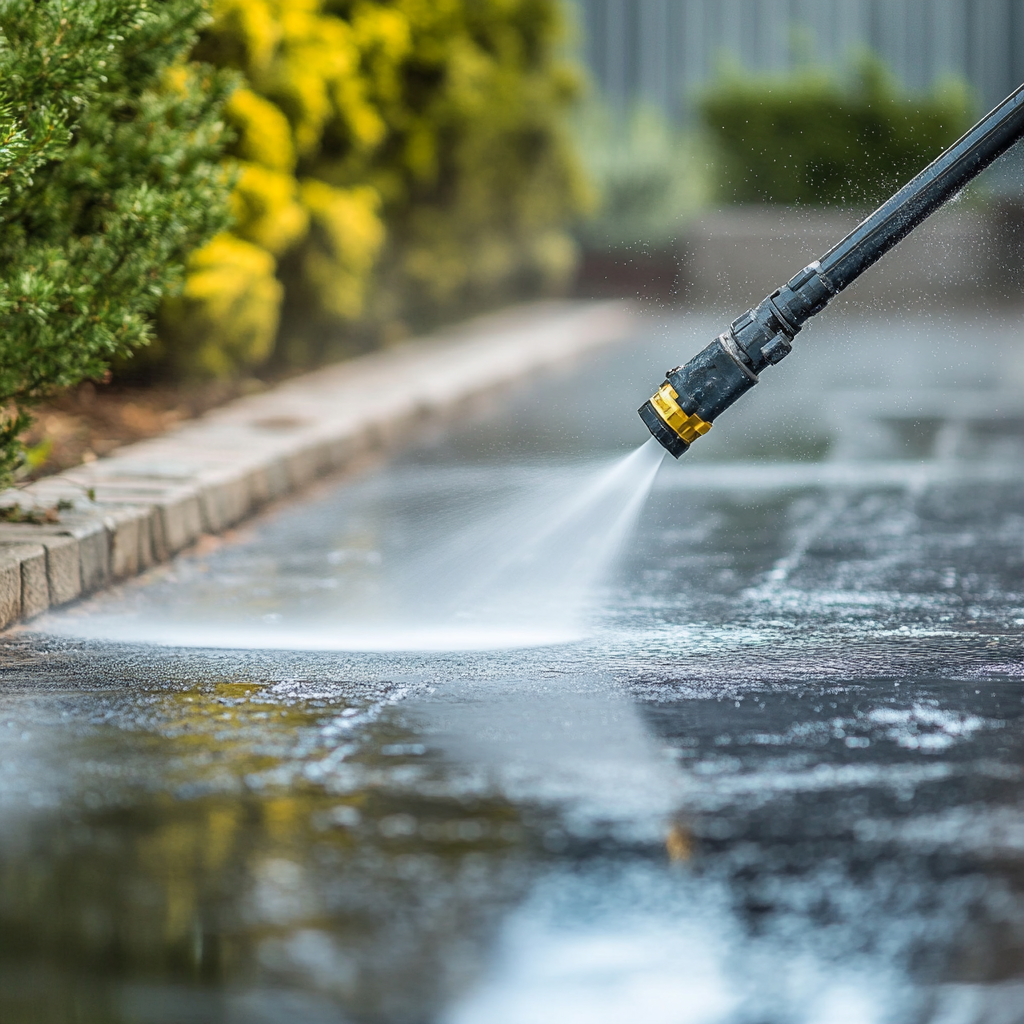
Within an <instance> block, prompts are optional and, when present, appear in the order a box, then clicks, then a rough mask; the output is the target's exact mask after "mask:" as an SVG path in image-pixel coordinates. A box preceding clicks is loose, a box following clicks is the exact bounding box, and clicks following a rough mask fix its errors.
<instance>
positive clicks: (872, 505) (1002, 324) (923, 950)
mask: <svg viewBox="0 0 1024 1024" xmlns="http://www.w3.org/2000/svg"><path fill="white" fill-rule="evenodd" d="M822 319H823V320H825V322H824V323H822V324H820V325H815V326H814V328H813V329H809V330H808V331H806V332H805V333H804V334H802V335H801V337H800V338H799V339H798V342H797V345H796V347H795V349H794V353H793V355H792V357H791V358H790V359H788V360H787V361H786V362H785V363H783V364H782V365H780V366H779V367H777V368H775V369H773V370H771V371H769V372H767V373H765V375H764V377H763V381H762V384H761V386H760V387H758V388H757V389H755V391H754V392H753V393H752V394H751V395H750V396H749V398H747V399H745V401H744V402H743V403H742V405H741V406H740V407H737V408H736V409H734V410H732V411H731V412H730V413H729V414H727V416H726V417H723V419H722V420H721V422H720V423H718V424H716V425H715V428H714V430H712V431H711V433H710V434H709V435H708V436H707V437H706V438H704V439H702V440H701V441H700V442H699V443H698V445H696V446H695V447H694V450H693V452H692V453H691V454H690V455H688V456H687V457H686V459H684V460H682V461H681V462H680V463H678V464H667V465H664V466H663V467H662V470H661V472H660V474H659V476H658V478H657V481H656V483H655V486H654V489H653V491H652V493H651V496H650V498H649V500H648V502H647V504H646V506H645V508H644V511H643V513H642V516H641V518H640V521H639V524H638V526H637V529H636V532H635V534H634V536H633V537H632V539H631V540H629V542H628V543H627V544H626V546H625V548H624V549H623V551H622V553H621V555H620V557H619V559H618V561H617V562H616V564H615V566H614V567H613V568H612V569H611V570H610V571H609V572H608V573H607V574H606V575H605V577H604V578H603V579H601V580H596V581H594V583H593V586H592V587H591V588H590V589H592V591H593V595H594V598H595V606H594V607H593V609H592V610H591V613H590V619H589V626H588V628H587V630H586V633H585V635H583V636H582V637H581V638H579V639H577V640H574V641H572V642H563V643H556V644H548V645H541V646H532V647H531V646H525V647H518V648H516V649H513V650H504V651H488V650H476V651H463V652H446V651H443V650H441V651H434V652H426V653H423V652H416V651H411V652H410V651H407V652H403V651H401V650H391V651H390V652H388V651H385V652H383V653H380V652H377V653H375V652H373V651H361V652H360V651H345V650H328V651H317V650H315V649H314V650H305V651H291V652H288V651H276V650H273V649H266V650H237V649H212V648H210V649H208V648H204V647H196V646H188V645H187V643H186V642H187V640H188V636H189V630H190V629H192V630H196V631H199V627H202V631H203V632H202V635H203V636H206V637H209V636H211V635H216V634H217V632H218V630H220V629H224V630H225V631H230V630H236V629H237V628H238V627H239V624H242V625H244V626H245V627H246V628H247V629H249V630H251V631H255V632H257V633H260V634H262V635H264V636H265V637H272V636H273V635H274V634H273V631H274V629H276V628H278V624H279V623H280V622H281V621H282V620H283V619H284V620H288V619H290V620H294V621H302V622H311V623H314V624H315V626H316V629H318V630H321V631H322V632H323V635H324V637H325V638H328V637H331V636H333V635H334V631H335V630H336V629H338V628H340V624H341V623H343V622H345V621H348V619H349V618H351V616H352V615H353V614H355V611H358V610H359V609H360V608H364V607H365V606H366V605H367V604H373V602H375V601H376V602H380V601H382V600H383V598H382V596H381V595H385V596H386V595H387V594H388V592H389V591H388V584H389V581H390V580H393V579H394V578H397V577H396V574H397V575H398V576H400V572H399V567H400V563H402V562H403V561H407V560H408V559H410V558H412V553H417V554H422V553H423V551H424V550H427V551H430V550H433V549H435V548H439V546H443V545H444V544H445V543H446V542H448V541H449V540H450V538H451V536H452V535H453V530H456V527H458V526H459V525H460V524H462V523H463V522H464V521H466V520H467V519H469V518H472V516H474V515H475V516H476V517H477V518H478V519H479V518H481V517H482V518H484V519H486V518H487V516H489V515H491V514H492V513H491V511H490V510H492V509H493V508H494V507H495V506H503V507H504V506H507V505H508V503H509V502H510V501H512V500H513V498H514V496H515V495H516V494H518V495H520V497H521V496H522V495H524V494H525V495H527V496H529V495H530V494H534V493H537V489H538V488H545V487H548V488H551V487H557V486H558V485H559V482H560V481H562V480H565V479H575V477H574V474H577V475H578V474H580V473H582V472H585V471H587V472H588V471H589V470H588V467H589V466H590V465H591V463H592V462H599V461H600V460H603V459H610V458H613V457H615V456H619V455H624V454H626V453H628V452H629V451H630V450H631V449H633V448H635V447H636V445H637V444H639V443H640V442H641V441H642V440H643V439H644V433H643V428H642V425H641V424H640V423H639V420H637V419H636V417H635V413H634V410H635V408H636V407H637V406H638V405H639V404H640V402H641V401H643V400H644V399H645V398H646V397H647V396H648V395H649V393H650V392H651V390H652V389H653V387H654V386H656V385H657V384H658V382H659V381H660V380H661V379H662V378H661V375H662V373H663V371H664V370H665V368H666V367H667V366H669V365H673V364H674V363H676V362H678V361H680V359H681V358H686V357H688V356H689V355H690V354H691V353H692V352H694V351H696V350H697V348H699V347H702V346H703V345H704V344H705V343H706V341H707V340H709V339H710V338H711V337H712V336H713V335H714V334H715V333H717V331H718V330H719V329H720V327H721V323H722V320H721V319H720V318H715V317H707V316H703V315H697V314H691V315H681V316H678V317H666V318H665V319H663V320H658V321H651V322H650V323H649V324H648V325H647V326H646V327H645V328H644V329H643V330H642V331H641V332H640V335H639V336H638V337H637V338H636V339H634V340H632V341H630V342H627V343H625V344H623V345H620V346H618V347H617V348H615V349H613V350H609V351H608V352H606V353H603V354H601V355H599V356H597V357H595V358H594V359H593V360H592V361H591V362H590V363H588V364H586V365H582V366H578V367H575V368H572V369H569V370H566V371H565V372H564V373H562V374H560V375H559V376H558V377H556V378H549V379H546V380H544V381H539V382H534V383H533V384H531V385H529V386H524V387H523V388H521V389H520V390H519V391H517V392H515V393H510V394H506V395H504V396H500V397H499V398H495V399H493V400H491V401H489V402H488V403H486V405H484V406H482V407H480V408H477V409H475V410H473V411H471V412H469V413H468V414H467V417H466V419H465V420H464V421H463V422H461V423H459V424H456V425H455V426H454V427H453V428H450V429H448V430H444V431H442V430H438V431H436V432H434V433H430V434H426V435H425V436H424V437H423V438H422V439H421V440H420V441H419V442H418V444H417V445H416V446H414V447H412V448H410V449H409V450H407V451H406V452H405V453H403V454H402V455H401V456H399V457H397V458H395V459H394V460H392V461H389V462H382V463H380V464H378V465H373V466H368V467H366V468H364V469H363V470H361V471H360V472H359V473H356V474H353V475H352V476H350V477H349V478H347V479H345V480H339V481H325V482H323V483H322V484H321V485H320V486H319V487H318V489H316V490H315V491H314V492H312V493H311V494H310V495H308V496H305V497H304V498H303V500H301V501H296V502H292V503H289V504H285V505H282V506H280V507H278V508H276V509H274V510H272V511H271V512H270V513H268V514H266V515H264V516H263V517H261V518H259V519H258V520H255V521H253V522H252V523H250V524H248V525H247V526H246V527H245V528H244V529H242V530H240V531H237V533H236V534H235V535H233V536H231V537H228V538H226V539H225V540H223V541H218V542H214V541H210V542H209V543H206V544H204V545H201V546H200V548H199V549H197V550H196V551H195V552H193V553H191V554H189V555H188V556H186V557H183V558H181V559H179V560H178V561H177V562H176V563H175V564H173V565H171V566H169V567H163V568H161V569H159V570H157V571H155V572H153V573H151V574H150V575H149V576H148V577H146V578H145V579H143V580H141V581H137V582H134V583H132V584H129V585H126V586H124V587H122V588H121V589H119V590H118V591H115V592H111V593H108V594H104V595H100V596H99V597H96V598H94V599H92V600H90V601H88V602H84V603H82V604H80V605H78V606H76V607H74V608H71V609H68V610H66V611H64V612H62V613H59V614H54V615H51V616H49V617H48V618H46V619H44V620H40V621H38V622H37V623H35V624H33V629H32V631H30V632H27V631H22V632H17V633H13V634H8V636H7V637H6V638H5V639H4V641H3V655H2V662H0V665H2V671H3V686H2V688H0V1020H2V1021H3V1022H5V1024H22V1022H25V1024H28V1022H32V1024H49V1022H65V1021H74V1022H82V1024H100V1022H102V1024H108V1022H110V1024H122V1022H123V1024H178V1022H197V1024H199V1022H202V1024H206V1022H221V1021H224V1022H239V1024H242V1022H245V1024H263V1022H268V1024H269V1022H275V1024H276V1022H294V1024H321V1022H324V1024H326V1022H339V1024H343V1022H388V1024H392V1022H394V1024H435V1022H436V1024H547V1022H551V1024H555V1022H557V1024H576V1022H579V1024H633V1022H642V1024H876V1022H877V1024H882V1022H894V1024H895V1022H900V1024H902V1022H914V1024H916V1022H920V1024H982V1022H984V1024H1015V1022H1020V1021H1024V771H1022V766H1024V717H1022V715H1024V686H1022V678H1024V656H1022V644H1021V633H1022V626H1024V473H1022V469H1024V346H1022V345H1021V335H1022V328H1024V320H1022V316H1021V314H1020V313H1019V312H1016V311H1010V312H1006V311H1003V312H992V311H990V312H988V313H979V314H977V315H973V314H970V315H969V314H959V315H957V316H952V315H946V314H943V313H940V312H937V311H932V312H931V313H921V314H910V313H902V314H899V313H893V314H892V316H891V317H888V318H885V317H876V318H866V317H864V316H857V315H855V314H852V313H850V314H847V315H840V314H838V313H836V314H827V315H826V316H825V317H823V318H822ZM453 524H454V525H453ZM456 533H457V530H456ZM451 557H452V558H457V552H456V553H455V554H453V555H451ZM426 592H427V594H428V601H429V593H430V591H429V587H428V588H427V590H426ZM147 623H148V624H150V625H152V624H154V623H155V624H158V625H160V626H161V627H167V628H171V627H173V629H174V630H177V633H176V634H175V635H177V636H178V637H179V640H178V642H179V643H180V644H181V645H179V646H172V645H171V642H170V641H165V643H164V644H163V645H157V644H152V643H147V642H144V641H142V640H139V639H131V638H130V635H136V634H137V635H141V634H140V633H139V632H138V631H139V630H140V629H141V630H142V632H143V633H144V631H145V630H144V627H145V626H146V624H147ZM140 624H141V625H140ZM122 627H123V628H124V630H125V637H126V638H121V639H118V638H117V631H118V629H121V628H122ZM129 627H130V628H129ZM131 630H135V631H136V633H135V634H132V633H131ZM168 635H170V634H168ZM196 635H199V632H197V633H196ZM104 636H107V637H110V636H113V637H114V639H103V637H104ZM266 642H267V643H268V644H270V645H271V647H272V643H273V641H272V639H270V640H267V641H266ZM325 645H327V640H325ZM313 646H315V645H313ZM395 646H401V645H400V644H397V645H395Z"/></svg>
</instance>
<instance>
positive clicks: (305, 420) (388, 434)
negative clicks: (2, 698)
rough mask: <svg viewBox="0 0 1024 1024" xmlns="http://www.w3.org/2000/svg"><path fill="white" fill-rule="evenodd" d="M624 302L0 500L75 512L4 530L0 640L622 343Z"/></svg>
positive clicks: (488, 329)
mask: <svg viewBox="0 0 1024 1024" xmlns="http://www.w3.org/2000/svg"><path fill="white" fill-rule="evenodd" d="M632 322H633V317H632V314H631V312H630V310H629V308H628V307H627V306H626V305H624V304H623V303H620V302H600V303H597V302H592V303H578V302H577V303H538V304H535V305H532V306H526V307H519V308H516V309H514V310H508V311H505V312H503V313H500V314H496V315H492V316H488V317H481V318H480V319H478V320H475V321H471V322H470V323H468V324H464V325H462V326H460V327H459V328H457V329H453V330H452V331H450V332H448V333H446V334H445V335H443V336H439V337H436V338H428V339H423V340H419V341H414V342H409V343H407V344H403V345H401V346H396V347H394V348H390V349H387V350H384V351H382V352H375V353H372V354H370V355H367V356H362V357H359V358H357V359H352V360H349V361H347V362H344V363H339V364H337V365H334V366H329V367H326V368H324V369H322V370H317V371H316V372H314V373H310V374H307V375H305V376H302V377H297V378H294V379H292V380H289V381H287V382H285V383H284V384H282V385H280V386H278V387H276V388H274V389H273V390H271V391H267V392H263V393H261V394H258V395H253V396H249V397H246V398H241V399H237V400H236V401H234V402H231V403H229V404H227V405H225V406H221V407H220V408H218V409H215V410H213V411H211V412H210V413H208V414H207V415H205V416H203V417H202V418H200V419H198V420H191V421H189V422H187V423H184V424H182V425H181V426H179V427H177V428H175V429H174V430H172V431H170V432H168V433H166V434H163V435H161V436H159V437H156V438H152V439H150V440H147V441H142V442H139V443H138V444H133V445H127V446H125V447H124V448H119V449H117V450H116V451H114V452H113V453H112V454H111V455H110V456H109V457H108V458H104V459H99V460H97V461H96V462H93V463H90V464H88V465H83V466H78V467H76V468H74V469H71V470H67V471H66V472H64V473H61V474H59V475H57V476H51V477H46V478H45V479H43V480H39V481H37V482H35V483H33V484H31V485H29V486H28V487H25V488H22V489H19V490H12V491H6V492H4V493H3V494H0V504H5V505H12V504H14V503H15V502H17V503H19V504H20V505H21V506H22V507H23V508H28V507H38V508H48V507H52V506H53V505H54V504H55V503H56V502H57V501H59V500H62V499H63V500H64V501H70V502H72V503H73V508H72V509H71V510H69V511H63V512H61V513H60V521H59V522H57V523H45V524H42V525H33V524H30V523H0V629H2V628H4V627H6V626H9V625H11V624H13V623H15V622H19V621H24V620H27V619H31V618H32V617H34V616H36V615H38V614H40V613H41V612H44V611H46V609H47V608H52V607H57V606H59V605H62V604H67V603H68V602H69V601H73V600H75V599H76V598H78V597H81V596H82V595H84V594H88V593H91V592H93V591H96V590H99V589H101V588H102V587H105V586H107V585H109V584H110V583H113V582H115V581H118V580H123V579H127V578H128V577H131V576H134V575H137V574H138V573H140V572H143V571H144V570H146V569H148V568H150V567H151V566H153V565H155V564H156V563H158V562H162V561H166V560H167V559H169V558H171V557H173V556H174V555H175V554H177V553H178V552H179V551H181V550H183V549H184V548H186V547H188V546H189V545H191V544H193V543H194V542H195V541H197V540H198V539H199V538H200V537H201V536H202V535H203V534H217V533H221V532H223V531H224V530H226V529H228V528H229V527H231V526H234V525H235V524H236V523H238V522H240V521H241V520H242V519H244V518H245V517H246V516H248V515H251V514H252V513H253V512H256V511H257V510H258V509H259V508H260V507H261V506H263V505H265V504H267V503H268V502H270V501H273V500H274V499H276V498H280V497H283V496H285V495H287V494H290V493H293V492H296V491H298V490H300V489H301V488H303V487H304V486H306V485H307V484H309V483H311V482H313V481H314V480H316V479H318V478H319V477H322V476H324V475H326V474H328V473H332V472H337V471H339V470H343V469H345V468H346V466H349V465H351V464H352V463H353V461H354V460H355V459H357V458H358V457H360V456H362V455H365V454H366V453H368V452H372V451H373V450H375V449H377V450H379V449H385V448H392V447H396V446H398V445H399V444H401V443H402V441H403V440H405V439H407V438H409V437H412V436H415V433H416V431H417V427H418V426H420V425H421V424H426V423H428V422H429V421H431V420H435V419H437V418H438V417H441V416H444V415H446V414H449V415H450V414H452V413H453V412H455V411H456V410H457V409H458V408H459V407H460V406H461V405H462V403H464V402H465V401H466V400H468V399H472V398H474V397H477V396H480V395H482V394H485V393H486V392H488V391H491V390H494V389H497V388H500V387H502V386H504V385H508V384H510V383H513V382H514V381H516V380H518V379H520V378H523V377H526V376H528V375H530V374H531V373H533V372H536V371H540V370H543V369H545V368H547V367H550V366H553V365H555V364H557V363H560V362H563V361H566V360H569V359H572V358H573V357H574V356H578V355H581V354H583V353H584V352H586V351H588V350H590V349H593V348H595V347H597V346H599V345H602V344H606V343H609V342H612V341H616V340H619V339H621V338H623V337H624V336H625V335H626V334H627V333H628V331H629V329H630V326H631V324H632Z"/></svg>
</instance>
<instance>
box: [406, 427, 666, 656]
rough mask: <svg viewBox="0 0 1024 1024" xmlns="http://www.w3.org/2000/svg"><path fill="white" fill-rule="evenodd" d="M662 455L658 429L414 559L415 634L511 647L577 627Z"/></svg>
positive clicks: (411, 602)
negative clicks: (622, 453) (617, 455)
mask: <svg viewBox="0 0 1024 1024" xmlns="http://www.w3.org/2000/svg"><path fill="white" fill-rule="evenodd" d="M664 456H665V451H664V449H663V448H662V447H661V446H660V445H659V444H658V443H657V442H656V441H654V439H653V438H652V439H651V440H650V441H648V442H647V443H646V444H644V445H642V446H641V447H640V448H638V449H637V450H636V451H634V452H633V453H632V454H630V455H628V456H626V457H625V458H622V459H618V460H616V461H615V462H614V463H612V464H611V465H607V464H605V465H603V466H601V467H600V468H598V469H595V468H593V467H591V468H589V469H586V470H582V471H580V472H579V473H577V474H575V475H574V474H569V477H568V480H567V479H566V478H565V476H564V475H563V476H562V478H561V479H560V480H558V481H557V482H553V483H551V484H548V485H547V486H538V487H535V488H531V489H530V490H529V491H528V492H527V493H525V494H523V495H522V496H520V498H519V499H518V500H516V501H513V502H511V503H510V504H509V505H508V506H506V507H502V508H499V509H495V508H489V509H487V510H486V512H485V514H484V515H482V516H481V517H480V518H479V520H478V521H477V522H476V523H474V524H472V525H470V526H467V527H466V528H465V529H463V530H461V531H457V532H456V533H454V534H453V535H452V536H451V537H450V538H449V540H448V542H447V543H445V544H442V545H440V546H439V547H438V548H436V549H435V550H433V551H431V552H430V553H428V554H427V555H426V556H425V557H423V558H422V559H420V560H418V561H417V562H416V563H414V564H413V565H411V566H410V567H409V568H410V571H409V576H408V582H409V589H408V591H407V599H406V601H405V602H404V603H405V605H406V607H405V608H404V610H403V611H404V615H403V617H404V618H406V619H408V620H410V621H411V622H414V623H417V625H416V626H415V627H414V633H415V635H416V637H417V643H419V644H422V643H424V642H428V643H429V646H435V645H437V644H439V643H440V644H445V645H451V646H466V645H467V644H468V645H469V646H506V645H520V644H531V643H552V642H558V641H562V640H567V639H571V638H574V637H576V636H578V635H579V634H580V632H581V630H582V629H583V628H584V626H585V622H586V619H587V616H588V613H589V612H590V611H591V610H592V607H593V601H594V598H595V593H596V590H597V588H598V587H599V585H600V583H601V580H602V578H603V577H604V576H605V575H606V573H607V572H608V570H609V568H610V566H611V564H612V562H613V561H614V559H615V557H616V555H617V554H618V552H619V551H620V549H621V548H622V545H623V543H624V542H625V541H626V540H627V538H628V537H629V535H630V533H631V531H632V528H633V526H634V525H635V523H636V520H637V517H638V516H639V514H640V511H641V509H642V508H643V506H644V502H645V501H646V499H647V495H648V493H649V492H650V489H651V487H652V485H653V483H654V478H655V476H656V474H657V472H658V468H659V467H660V465H661V462H662V459H663V458H664ZM567 491H568V493H567ZM410 598H411V599H410ZM431 637H432V638H433V639H431Z"/></svg>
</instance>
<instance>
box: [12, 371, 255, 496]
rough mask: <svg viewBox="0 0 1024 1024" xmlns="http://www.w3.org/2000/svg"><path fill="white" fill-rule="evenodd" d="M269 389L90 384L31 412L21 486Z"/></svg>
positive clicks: (245, 384) (243, 383)
mask: <svg viewBox="0 0 1024 1024" xmlns="http://www.w3.org/2000/svg"><path fill="white" fill-rule="evenodd" d="M266 386H267V385H265V384H263V383H262V382H261V381H257V380H246V381H241V382H238V381H234V382H224V383H207V384H191V385H184V384H183V385H167V384H160V385H154V386H146V387H138V386H127V385H119V384H117V383H112V384H94V383H92V382H86V383H84V384H81V385H79V386H78V387H77V388H73V389H71V390H69V391H65V392H63V393H61V394H58V395H55V396H53V397H52V398H50V399H48V400H47V401H46V402H44V403H43V404H41V405H39V406H37V407H36V408H35V409H34V410H33V416H34V419H35V422H34V423H33V425H32V427H31V428H30V429H29V430H28V431H27V432H26V433H25V434H24V435H23V437H24V440H25V444H26V446H27V447H28V455H29V460H28V463H27V464H26V465H25V466H23V467H22V468H21V469H20V470H19V471H18V474H17V480H18V482H19V483H27V482H29V481H31V480H37V479H39V478H40V477H43V476H49V475H51V474H53V473H59V472H61V471H62V470H65V469H70V468H71V467H72V466H79V465H81V464H82V463H83V462H93V461H94V460H96V459H98V458H100V457H102V456H104V455H109V454H110V453H111V452H112V451H114V450H115V449H117V448H120V447H121V446H122V445H126V444H132V443H133V442H135V441H142V440H145V439H146V438H147V437H156V436H157V435H158V434H163V433H165V432H166V431H168V430H170V429H171V428H172V427H174V426H175V425H176V424H178V423H181V422H182V421H183V420H189V419H194V418H196V417H197V416H202V414H203V413H204V412H206V411H207V410H209V409H212V408H214V407H215V406H218V405H222V404H223V403H224V402H228V401H230V400H231V399H233V398H237V397H239V396H240V395H244V394H252V393H254V392H256V391H262V390H264V388H265V387H266Z"/></svg>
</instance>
